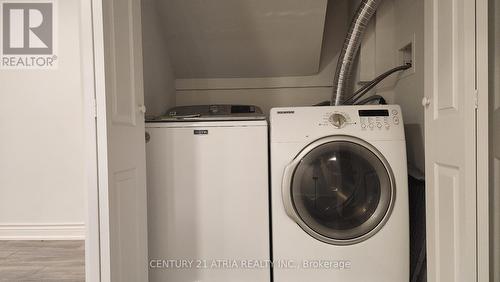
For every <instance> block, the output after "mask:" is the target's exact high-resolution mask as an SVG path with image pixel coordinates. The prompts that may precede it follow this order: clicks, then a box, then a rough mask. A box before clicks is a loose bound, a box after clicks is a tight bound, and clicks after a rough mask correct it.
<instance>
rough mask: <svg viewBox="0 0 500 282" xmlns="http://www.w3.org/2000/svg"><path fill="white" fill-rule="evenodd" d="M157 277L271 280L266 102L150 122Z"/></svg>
mask: <svg viewBox="0 0 500 282" xmlns="http://www.w3.org/2000/svg"><path fill="white" fill-rule="evenodd" d="M146 134H147V136H146V140H147V143H146V153H147V184H148V187H147V190H148V227H149V258H150V275H149V278H150V281H173V282H198V281H200V282H234V281H242V282H268V281H269V279H270V275H271V274H270V268H269V267H268V266H266V265H265V264H266V262H268V263H269V260H270V246H269V245H270V240H269V238H270V234H269V232H270V231H269V196H268V195H269V184H268V181H269V177H268V126H267V121H266V117H265V115H263V114H262V111H261V110H260V109H259V108H258V107H254V106H239V105H201V106H187V107H177V108H174V109H171V110H170V111H169V112H168V113H167V115H166V116H163V117H159V118H156V119H153V120H150V121H148V122H147V124H146Z"/></svg>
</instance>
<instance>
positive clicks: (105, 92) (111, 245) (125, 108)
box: [93, 0, 148, 282]
mask: <svg viewBox="0 0 500 282" xmlns="http://www.w3.org/2000/svg"><path fill="white" fill-rule="evenodd" d="M93 4H94V7H93V9H94V10H93V12H94V41H95V43H94V44H95V56H96V60H95V64H96V66H95V75H96V92H97V107H98V114H97V120H98V125H97V126H98V155H99V217H100V244H101V281H113V282H126V281H130V282H137V281H147V280H148V262H147V260H148V253H147V209H146V207H147V204H146V202H147V199H146V164H145V162H146V157H145V139H144V134H145V130H144V112H145V108H144V106H143V103H144V93H143V77H142V76H143V73H142V46H141V42H142V35H141V16H140V15H141V11H140V9H141V8H140V0H94V1H93Z"/></svg>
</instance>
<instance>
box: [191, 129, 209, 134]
mask: <svg viewBox="0 0 500 282" xmlns="http://www.w3.org/2000/svg"><path fill="white" fill-rule="evenodd" d="M193 133H194V135H208V130H205V129H203V130H200V129H195V130H194V131H193Z"/></svg>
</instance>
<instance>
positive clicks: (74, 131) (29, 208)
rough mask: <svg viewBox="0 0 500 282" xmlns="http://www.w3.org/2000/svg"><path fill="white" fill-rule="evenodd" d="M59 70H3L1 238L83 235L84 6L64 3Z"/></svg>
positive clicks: (60, 13)
mask: <svg viewBox="0 0 500 282" xmlns="http://www.w3.org/2000/svg"><path fill="white" fill-rule="evenodd" d="M55 19H56V20H58V22H59V33H58V37H59V52H58V53H59V54H58V57H59V59H58V60H59V67H58V69H56V70H0V77H1V83H0V105H2V110H1V111H0V132H1V138H0V239H22V238H25V239H26V238H28V239H29V238H31V239H51V238H59V239H61V238H62V239H72V238H73V239H74V238H83V235H84V231H85V229H84V215H85V213H84V203H85V202H84V201H85V168H84V165H85V163H84V153H83V152H84V148H83V147H84V144H83V138H84V124H83V93H82V77H81V74H82V72H81V62H80V58H81V56H80V34H79V31H80V1H78V0H64V1H58V11H57V12H56V16H55Z"/></svg>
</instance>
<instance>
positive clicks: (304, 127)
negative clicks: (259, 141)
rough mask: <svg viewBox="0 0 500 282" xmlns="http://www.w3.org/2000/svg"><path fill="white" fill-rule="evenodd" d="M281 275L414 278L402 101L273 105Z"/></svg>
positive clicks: (319, 279) (368, 280)
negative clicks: (319, 105) (276, 106)
mask: <svg viewBox="0 0 500 282" xmlns="http://www.w3.org/2000/svg"><path fill="white" fill-rule="evenodd" d="M271 191H272V193H271V198H272V200H271V202H272V204H271V206H272V231H273V235H272V243H273V244H272V246H273V260H274V270H273V272H274V281H275V282H304V281H314V282H323V281H324V282H326V281H328V282H334V281H342V282H402V281H408V279H409V215H408V182H407V167H406V145H405V136H404V129H403V119H402V116H401V110H400V108H399V106H380V105H377V106H338V107H303V108H276V109H273V110H271Z"/></svg>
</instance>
